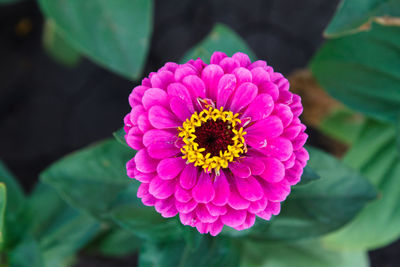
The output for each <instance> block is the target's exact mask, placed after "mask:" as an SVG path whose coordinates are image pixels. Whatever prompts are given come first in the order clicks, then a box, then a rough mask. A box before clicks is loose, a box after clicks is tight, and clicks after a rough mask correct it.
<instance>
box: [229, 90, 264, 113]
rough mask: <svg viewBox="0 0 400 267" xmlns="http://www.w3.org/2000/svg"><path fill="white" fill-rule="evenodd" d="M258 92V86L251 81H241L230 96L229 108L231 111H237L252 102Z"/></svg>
mask: <svg viewBox="0 0 400 267" xmlns="http://www.w3.org/2000/svg"><path fill="white" fill-rule="evenodd" d="M257 93H258V88H257V86H255V85H254V84H253V83H243V84H241V85H240V86H239V87H238V88H237V89H236V91H235V94H234V96H233V98H232V103H231V107H230V110H231V111H232V112H233V113H237V112H239V111H240V110H241V109H242V108H245V107H247V105H248V104H250V103H251V102H253V100H254V99H255V98H256V96H257Z"/></svg>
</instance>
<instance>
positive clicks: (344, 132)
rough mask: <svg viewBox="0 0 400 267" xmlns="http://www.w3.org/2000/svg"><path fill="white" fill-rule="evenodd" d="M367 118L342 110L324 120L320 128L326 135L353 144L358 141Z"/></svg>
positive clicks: (334, 112)
mask: <svg viewBox="0 0 400 267" xmlns="http://www.w3.org/2000/svg"><path fill="white" fill-rule="evenodd" d="M364 122H365V118H364V117H363V116H362V115H361V114H359V113H355V112H353V111H351V110H348V109H344V108H340V109H337V110H335V111H333V112H332V113H331V114H329V115H328V116H327V117H325V118H324V119H323V121H322V122H321V124H320V126H319V130H321V131H322V132H323V133H324V134H326V135H328V136H330V137H333V138H335V139H337V140H339V141H341V142H343V143H345V144H348V145H350V144H353V143H354V141H355V140H356V139H357V137H358V135H359V134H360V131H361V129H362V126H363V124H364Z"/></svg>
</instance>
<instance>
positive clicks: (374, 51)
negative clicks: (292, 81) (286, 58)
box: [311, 25, 400, 122]
mask: <svg viewBox="0 0 400 267" xmlns="http://www.w3.org/2000/svg"><path fill="white" fill-rule="evenodd" d="M399 49H400V27H384V26H379V25H373V27H372V29H371V31H369V32H364V33H358V34H356V35H351V36H347V37H343V38H338V39H333V40H330V41H328V42H326V43H325V45H324V46H323V47H322V48H321V49H320V51H319V52H318V53H317V54H316V56H315V57H314V59H313V60H312V62H311V70H312V72H313V73H314V75H315V77H316V78H317V81H318V82H319V83H320V84H321V85H322V86H323V87H324V88H325V89H326V90H327V91H328V93H330V94H331V95H332V96H333V97H335V98H337V99H338V100H340V101H342V102H343V103H344V104H346V105H348V106H349V107H350V108H352V109H354V110H357V111H360V112H362V113H364V114H366V115H368V116H371V117H374V118H376V119H380V120H386V121H390V122H395V121H396V120H397V118H398V114H399V107H400V53H398V51H399Z"/></svg>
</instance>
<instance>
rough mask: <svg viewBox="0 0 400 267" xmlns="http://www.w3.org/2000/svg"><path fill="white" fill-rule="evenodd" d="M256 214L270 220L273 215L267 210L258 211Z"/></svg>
mask: <svg viewBox="0 0 400 267" xmlns="http://www.w3.org/2000/svg"><path fill="white" fill-rule="evenodd" d="M256 215H257V216H258V217H260V218H262V219H264V220H266V221H269V220H270V219H271V217H272V214H271V213H270V212H266V211H261V212H258V213H256Z"/></svg>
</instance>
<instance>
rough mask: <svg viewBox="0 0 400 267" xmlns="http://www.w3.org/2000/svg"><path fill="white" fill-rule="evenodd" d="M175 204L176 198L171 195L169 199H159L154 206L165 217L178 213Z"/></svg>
mask: <svg viewBox="0 0 400 267" xmlns="http://www.w3.org/2000/svg"><path fill="white" fill-rule="evenodd" d="M174 204H175V203H174V198H173V197H171V198H169V199H162V200H158V201H157V202H156V204H155V205H154V208H155V209H156V211H157V212H158V213H161V216H163V217H164V218H171V217H174V216H175V215H176V214H178V211H177V210H176V208H175V205H174Z"/></svg>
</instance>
